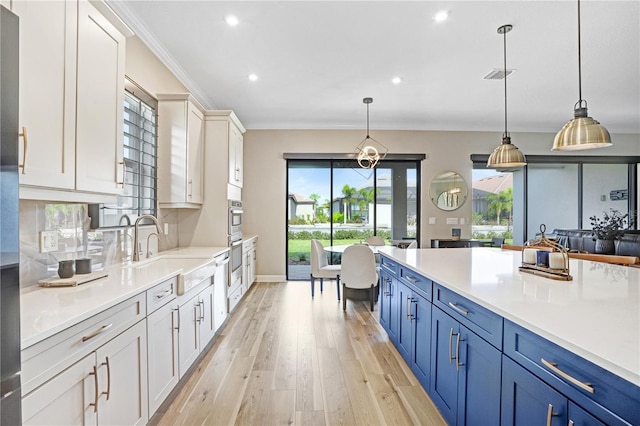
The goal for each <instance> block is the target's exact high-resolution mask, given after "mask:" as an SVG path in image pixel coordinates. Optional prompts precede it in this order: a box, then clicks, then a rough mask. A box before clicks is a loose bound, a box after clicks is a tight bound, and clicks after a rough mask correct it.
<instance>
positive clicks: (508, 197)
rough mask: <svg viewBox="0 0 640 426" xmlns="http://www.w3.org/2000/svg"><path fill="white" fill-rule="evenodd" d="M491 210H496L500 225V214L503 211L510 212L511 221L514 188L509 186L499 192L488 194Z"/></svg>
mask: <svg viewBox="0 0 640 426" xmlns="http://www.w3.org/2000/svg"><path fill="white" fill-rule="evenodd" d="M487 201H488V202H489V210H490V211H492V212H495V215H496V225H500V216H502V212H503V211H508V212H509V222H511V210H512V209H513V188H507V189H506V190H504V191H500V192H498V193H497V194H487Z"/></svg>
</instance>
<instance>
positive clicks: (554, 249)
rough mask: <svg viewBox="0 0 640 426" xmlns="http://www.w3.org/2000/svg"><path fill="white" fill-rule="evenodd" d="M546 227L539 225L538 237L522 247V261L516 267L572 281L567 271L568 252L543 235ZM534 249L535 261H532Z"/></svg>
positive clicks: (527, 271) (534, 273)
mask: <svg viewBox="0 0 640 426" xmlns="http://www.w3.org/2000/svg"><path fill="white" fill-rule="evenodd" d="M546 230H547V227H546V225H545V224H542V225H540V237H538V238H536V239H533V240H529V241H527V242H525V243H524V245H523V247H522V263H521V266H520V267H519V268H518V269H519V270H520V271H522V272H526V273H528V274H533V275H539V276H542V277H546V278H551V279H554V280H560V281H572V280H573V277H572V276H571V274H570V273H569V252H568V251H567V249H566V248H564V247H563V246H562V245H560V244H558V243H556V242H555V241H553V240H550V239H549V238H547V237H546V236H545V234H544V233H545V231H546ZM532 251H535V263H532Z"/></svg>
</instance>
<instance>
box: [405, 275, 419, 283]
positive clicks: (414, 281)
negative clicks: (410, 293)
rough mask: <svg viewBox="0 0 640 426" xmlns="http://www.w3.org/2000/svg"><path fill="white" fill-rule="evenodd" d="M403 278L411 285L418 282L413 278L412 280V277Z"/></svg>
mask: <svg viewBox="0 0 640 426" xmlns="http://www.w3.org/2000/svg"><path fill="white" fill-rule="evenodd" d="M405 278H406V279H407V281H409V282H410V283H411V284H415V283H417V282H418V280H417V279H415V278H413V277H410V276H408V275H406V276H405Z"/></svg>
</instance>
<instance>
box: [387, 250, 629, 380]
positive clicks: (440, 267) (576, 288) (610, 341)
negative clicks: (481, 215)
mask: <svg viewBox="0 0 640 426" xmlns="http://www.w3.org/2000/svg"><path fill="white" fill-rule="evenodd" d="M380 252H381V253H383V254H388V255H389V256H390V257H392V258H393V259H395V260H396V261H398V262H399V263H401V264H403V265H405V266H408V267H410V268H412V269H414V270H416V271H418V272H420V273H422V275H424V276H426V277H427V278H430V279H431V280H433V281H434V282H436V283H438V284H441V285H443V286H444V287H447V288H449V289H451V290H453V291H455V292H456V293H458V294H460V295H462V296H465V297H467V298H468V299H470V300H472V301H474V302H477V303H478V304H480V305H482V306H484V307H486V308H488V309H490V310H491V311H493V312H495V313H497V314H499V315H501V316H503V317H504V318H506V319H509V320H511V321H513V322H514V323H516V324H519V325H521V326H523V327H525V328H526V329H528V330H531V331H532V332H534V333H536V334H538V335H540V336H542V337H544V338H546V339H547V340H549V341H551V342H554V343H556V344H558V345H560V346H562V347H563V348H565V349H567V350H569V351H571V352H574V353H576V354H578V355H580V356H581V357H583V358H585V359H587V360H589V361H591V362H593V363H594V364H596V365H598V366H600V367H602V368H604V369H606V370H608V371H610V372H612V373H614V374H616V375H618V376H620V377H622V378H624V379H626V380H628V381H630V382H631V383H634V384H636V385H638V386H640V268H634V267H628V266H618V265H610V264H606V263H600V262H592V261H587V260H578V259H570V264H569V269H570V273H571V275H572V276H573V281H557V280H552V279H549V278H545V277H540V276H535V275H532V274H528V273H524V272H520V271H519V270H518V266H520V262H521V253H520V252H517V251H509V250H500V249H496V248H456V249H453V248H451V249H449V248H447V249H407V250H404V249H399V248H395V247H385V248H383V249H380Z"/></svg>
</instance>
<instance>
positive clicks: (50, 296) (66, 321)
mask: <svg viewBox="0 0 640 426" xmlns="http://www.w3.org/2000/svg"><path fill="white" fill-rule="evenodd" d="M228 250H229V248H228V247H185V248H177V249H173V250H167V251H163V252H161V253H159V254H158V255H157V256H154V257H153V258H151V259H150V260H153V259H155V258H170V259H171V261H167V262H162V261H160V260H159V261H157V262H155V263H154V264H153V267H142V268H136V267H133V266H134V265H132V264H131V263H127V264H118V265H111V266H109V267H106V268H104V269H105V271H106V272H108V273H109V276H108V277H106V278H101V279H98V280H96V281H92V282H89V283H86V284H82V285H80V286H77V287H55V288H51V287H38V286H31V287H28V288H25V289H23V290H22V292H21V295H20V333H21V348H22V349H24V348H27V347H29V346H31V345H33V344H35V343H38V342H39V341H41V340H44V339H46V338H47V337H50V336H52V335H54V334H55V333H58V332H60V331H62V330H64V329H66V328H68V327H70V326H72V325H74V324H76V323H78V322H80V321H82V320H85V319H87V318H89V317H91V316H92V315H95V314H97V313H99V312H102V311H104V310H105V309H108V308H110V307H111V306H114V305H116V304H117V303H120V302H122V301H124V300H126V299H129V298H131V297H133V296H135V295H137V294H140V293H142V292H144V291H146V290H147V289H149V288H150V287H153V286H154V285H156V284H158V283H161V282H162V281H165V280H167V279H169V278H171V277H174V276H176V275H178V274H180V273H182V272H183V271H184V272H186V271H188V270H192V269H194V268H197V267H198V266H200V265H203V264H204V263H206V262H207V261H209V260H211V259H212V258H213V257H215V256H218V255H220V254H222V253H224V252H225V251H228ZM176 259H180V260H176ZM182 259H184V260H182ZM145 263H146V261H145V260H142V261H140V262H136V265H144V264H145Z"/></svg>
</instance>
